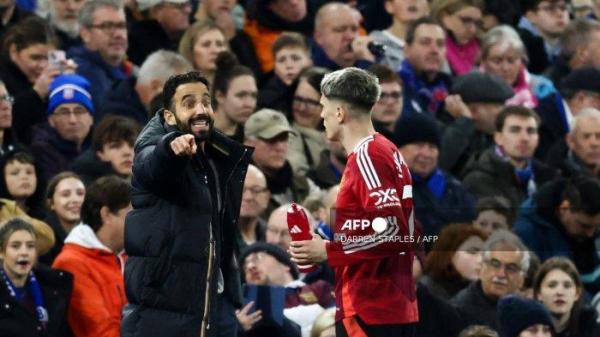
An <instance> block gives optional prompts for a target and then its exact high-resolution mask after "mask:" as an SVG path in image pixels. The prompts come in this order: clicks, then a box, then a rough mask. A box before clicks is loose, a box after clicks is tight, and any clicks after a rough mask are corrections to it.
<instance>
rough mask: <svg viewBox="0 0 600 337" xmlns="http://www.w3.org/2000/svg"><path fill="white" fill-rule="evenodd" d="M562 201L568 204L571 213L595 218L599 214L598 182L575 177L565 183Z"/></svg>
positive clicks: (594, 179) (599, 192)
mask: <svg viewBox="0 0 600 337" xmlns="http://www.w3.org/2000/svg"><path fill="white" fill-rule="evenodd" d="M563 200H566V201H568V202H569V206H570V208H571V211H572V212H576V213H584V214H586V215H591V216H595V215H597V214H599V213H600V180H598V178H594V177H589V176H584V175H582V176H576V177H574V178H571V179H569V180H568V181H567V185H566V187H565V190H564V192H563Z"/></svg>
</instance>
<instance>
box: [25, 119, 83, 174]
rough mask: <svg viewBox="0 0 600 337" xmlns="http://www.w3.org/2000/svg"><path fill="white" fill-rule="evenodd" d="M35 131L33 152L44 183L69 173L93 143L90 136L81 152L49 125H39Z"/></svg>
mask: <svg viewBox="0 0 600 337" xmlns="http://www.w3.org/2000/svg"><path fill="white" fill-rule="evenodd" d="M34 131H35V135H34V138H33V141H32V143H31V152H32V153H33V156H34V157H35V159H36V165H37V166H39V168H40V170H41V173H42V177H43V178H44V181H50V179H52V177H54V176H55V175H57V174H58V173H60V172H62V171H67V170H68V169H69V168H70V167H71V164H72V163H73V161H74V160H75V158H77V157H78V156H79V155H80V154H81V152H80V151H85V150H86V149H87V148H89V147H90V143H91V140H90V139H91V137H90V134H88V137H87V138H86V140H85V141H84V142H83V144H82V145H81V150H80V149H78V148H77V145H76V144H75V143H73V142H71V141H68V140H65V139H63V138H62V137H61V136H60V135H59V134H58V132H57V131H56V129H54V128H52V127H51V126H50V125H48V124H44V125H38V126H37V127H35V128H34ZM90 133H91V132H90Z"/></svg>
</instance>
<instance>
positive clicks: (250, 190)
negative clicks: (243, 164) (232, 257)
mask: <svg viewBox="0 0 600 337" xmlns="http://www.w3.org/2000/svg"><path fill="white" fill-rule="evenodd" d="M270 198H271V194H270V192H269V189H268V188H267V179H266V178H265V175H264V174H263V173H262V172H261V171H260V170H259V169H258V168H257V167H256V166H254V165H249V166H248V172H247V173H246V179H245V180H244V189H243V191H242V205H241V208H240V219H239V221H238V235H239V237H238V240H237V241H238V245H237V248H238V255H239V253H240V252H242V251H243V250H244V248H246V247H247V246H248V245H251V244H253V243H255V242H264V241H265V239H266V237H265V235H266V229H267V222H266V221H265V219H264V216H265V210H266V209H267V205H268V204H269V199H270Z"/></svg>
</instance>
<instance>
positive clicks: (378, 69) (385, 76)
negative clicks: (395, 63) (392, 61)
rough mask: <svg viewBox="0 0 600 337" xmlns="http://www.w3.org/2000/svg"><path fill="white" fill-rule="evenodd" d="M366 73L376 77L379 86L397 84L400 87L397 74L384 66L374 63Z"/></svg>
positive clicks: (400, 81) (400, 82)
mask: <svg viewBox="0 0 600 337" xmlns="http://www.w3.org/2000/svg"><path fill="white" fill-rule="evenodd" d="M367 71H370V72H371V73H372V74H373V75H375V76H377V78H378V79H379V84H381V83H392V82H397V83H398V84H400V85H402V79H400V76H398V73H396V72H395V71H394V70H392V68H390V67H388V66H386V65H385V64H378V63H375V64H373V65H371V66H370V67H369V68H368V69H367Z"/></svg>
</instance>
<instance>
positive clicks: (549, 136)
mask: <svg viewBox="0 0 600 337" xmlns="http://www.w3.org/2000/svg"><path fill="white" fill-rule="evenodd" d="M564 104H565V103H564V101H563V99H562V98H561V96H560V95H559V94H553V95H550V96H548V97H546V98H544V99H542V100H540V102H539V104H538V106H537V108H535V111H536V112H537V113H538V115H539V116H540V120H541V123H540V128H539V134H540V142H539V145H538V147H537V149H536V150H535V157H536V158H538V159H540V160H543V159H544V158H546V156H547V154H548V151H549V150H550V148H551V147H552V145H553V144H554V143H555V142H557V141H558V140H559V139H562V138H564V137H565V136H566V135H567V133H568V132H569V126H568V124H567V120H566V116H565V114H564V113H563V110H564Z"/></svg>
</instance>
